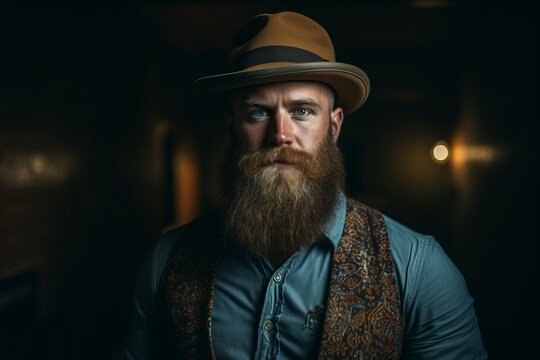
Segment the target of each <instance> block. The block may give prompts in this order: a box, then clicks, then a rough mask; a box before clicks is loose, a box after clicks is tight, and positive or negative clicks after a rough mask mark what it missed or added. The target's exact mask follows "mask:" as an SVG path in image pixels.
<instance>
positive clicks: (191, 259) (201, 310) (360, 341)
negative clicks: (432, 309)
mask: <svg viewBox="0 0 540 360" xmlns="http://www.w3.org/2000/svg"><path fill="white" fill-rule="evenodd" d="M220 229H222V227H221V226H219V225H216V224H214V225H209V224H205V225H203V226H199V227H194V228H193V230H191V231H188V232H187V233H185V234H183V236H182V238H181V239H178V243H177V244H176V245H175V247H174V248H173V250H172V252H171V254H170V256H169V258H168V260H167V264H166V265H165V269H164V271H163V273H162V277H161V280H160V281H161V282H160V288H159V294H158V301H161V302H162V303H161V304H160V305H161V306H160V308H161V309H162V318H163V320H164V321H165V326H166V328H167V331H168V333H167V339H168V340H167V342H168V343H169V344H168V346H171V347H172V349H171V351H172V353H173V354H174V357H173V358H175V359H215V355H214V352H213V346H212V336H211V332H212V330H211V329H212V328H211V325H212V324H211V317H210V315H211V310H212V304H213V299H214V296H213V293H214V286H215V279H216V271H217V269H218V267H219V265H220V263H221V261H222V256H223V255H222V254H224V251H223V248H222V246H221V245H220V244H216V243H215V242H208V241H205V240H203V239H214V240H215V239H219V238H223V234H219V231H220ZM332 261H333V262H332V268H331V275H330V283H329V285H328V286H329V288H328V299H327V306H326V314H325V319H324V325H323V334H322V339H321V344H320V349H319V358H320V359H377V360H382V359H399V357H400V354H401V347H402V337H403V329H404V320H403V315H402V312H401V307H400V299H399V291H398V288H397V285H396V281H395V276H394V268H393V261H392V254H391V252H390V242H389V240H388V234H387V231H386V225H385V223H384V219H383V217H382V215H381V213H380V212H378V211H377V210H374V209H371V208H369V207H367V206H365V205H363V204H361V203H360V202H358V201H356V200H353V199H347V213H346V218H345V225H344V228H343V234H342V236H341V238H340V240H339V245H338V247H337V249H336V251H335V252H334V255H333V260H332Z"/></svg>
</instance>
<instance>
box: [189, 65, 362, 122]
mask: <svg viewBox="0 0 540 360" xmlns="http://www.w3.org/2000/svg"><path fill="white" fill-rule="evenodd" d="M284 81H319V82H322V83H325V84H327V85H329V86H330V87H332V88H333V89H334V91H335V92H336V105H337V106H340V107H341V108H342V109H343V111H344V113H345V114H350V113H352V112H354V111H356V110H357V109H358V108H359V107H360V106H362V105H363V104H364V102H365V101H366V99H367V97H368V95H369V89H370V86H369V78H368V77H367V75H366V73H364V71H362V70H361V69H360V68H358V67H356V66H354V65H350V64H344V63H337V62H310V63H298V64H291V65H288V64H287V65H281V66H274V67H268V68H263V69H260V68H259V69H256V70H253V69H247V70H241V71H235V72H230V73H225V74H219V75H212V76H207V77H203V78H200V79H198V80H196V81H195V82H194V84H193V93H194V95H195V97H204V96H205V95H210V94H216V93H224V92H228V91H230V90H234V89H239V88H243V87H247V86H254V85H263V84H270V83H277V82H284Z"/></svg>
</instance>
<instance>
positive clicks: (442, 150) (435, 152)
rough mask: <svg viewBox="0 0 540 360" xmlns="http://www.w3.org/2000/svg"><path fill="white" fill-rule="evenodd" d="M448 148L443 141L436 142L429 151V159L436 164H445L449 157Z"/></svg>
mask: <svg viewBox="0 0 540 360" xmlns="http://www.w3.org/2000/svg"><path fill="white" fill-rule="evenodd" d="M449 153H450V152H449V150H448V146H447V145H446V143H444V142H443V141H439V142H437V143H436V144H435V145H433V148H432V149H431V157H432V158H433V161H435V162H436V163H438V164H442V163H445V162H446V161H447V160H448V155H449Z"/></svg>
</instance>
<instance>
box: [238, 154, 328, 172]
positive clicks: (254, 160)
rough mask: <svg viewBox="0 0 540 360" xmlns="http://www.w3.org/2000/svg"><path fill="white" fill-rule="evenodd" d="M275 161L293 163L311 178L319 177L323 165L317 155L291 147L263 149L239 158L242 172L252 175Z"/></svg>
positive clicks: (239, 166)
mask: <svg viewBox="0 0 540 360" xmlns="http://www.w3.org/2000/svg"><path fill="white" fill-rule="evenodd" d="M274 162H280V163H285V164H288V165H292V166H294V167H296V168H298V170H300V171H302V172H303V173H304V175H305V176H307V177H311V178H317V177H319V176H320V174H321V173H322V167H321V165H320V163H319V161H317V159H316V157H315V156H313V155H312V154H310V153H308V152H306V151H303V150H299V149H293V148H290V147H281V148H280V147H276V148H268V149H261V150H255V151H252V152H249V153H247V154H243V155H242V156H240V158H239V159H238V169H239V171H240V172H241V173H243V174H245V175H247V176H251V175H254V174H255V173H257V172H258V171H260V170H261V169H262V168H263V167H265V166H268V165H271V164H272V163H274Z"/></svg>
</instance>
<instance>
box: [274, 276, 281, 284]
mask: <svg viewBox="0 0 540 360" xmlns="http://www.w3.org/2000/svg"><path fill="white" fill-rule="evenodd" d="M274 281H275V282H277V283H278V282H280V281H281V274H276V275H274Z"/></svg>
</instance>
